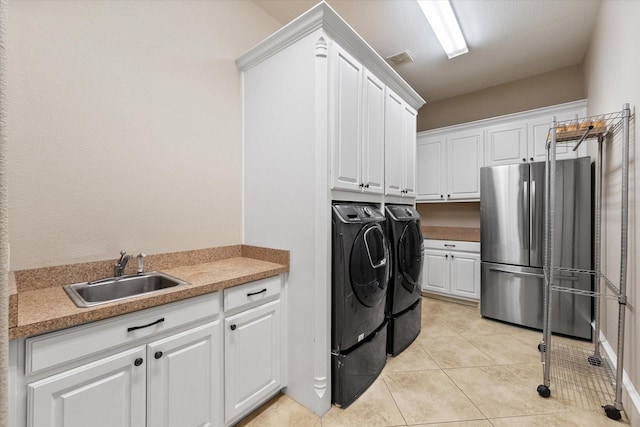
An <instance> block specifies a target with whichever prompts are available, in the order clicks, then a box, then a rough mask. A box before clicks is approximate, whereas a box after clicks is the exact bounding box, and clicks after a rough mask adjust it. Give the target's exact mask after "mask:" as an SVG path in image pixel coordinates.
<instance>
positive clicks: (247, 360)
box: [224, 300, 282, 423]
mask: <svg viewBox="0 0 640 427" xmlns="http://www.w3.org/2000/svg"><path fill="white" fill-rule="evenodd" d="M280 311H281V307H280V300H275V301H272V302H269V303H266V304H263V305H261V306H258V307H256V308H253V309H250V310H247V311H244V312H241V313H239V314H236V315H234V316H231V317H229V318H227V319H225V333H224V337H225V348H224V353H225V421H226V422H227V423H230V422H233V421H234V420H235V419H236V418H237V417H238V416H239V415H241V414H243V413H244V412H246V411H247V410H248V409H250V408H251V407H252V406H254V405H255V404H257V403H259V402H261V401H263V400H264V398H265V397H266V396H268V395H270V394H272V393H274V392H276V391H277V390H279V389H280V388H281V387H282V373H281V369H280V368H281V363H282V361H281V353H282V339H281V335H282V327H281V324H280Z"/></svg>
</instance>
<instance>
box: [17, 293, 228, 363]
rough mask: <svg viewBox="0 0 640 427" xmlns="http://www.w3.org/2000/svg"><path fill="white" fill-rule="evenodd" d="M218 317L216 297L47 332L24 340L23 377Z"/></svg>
mask: <svg viewBox="0 0 640 427" xmlns="http://www.w3.org/2000/svg"><path fill="white" fill-rule="evenodd" d="M219 313H220V293H219V292H215V293H211V294H207V295H203V296H200V297H197V298H190V299H187V300H183V301H179V302H175V303H171V304H167V305H163V306H159V307H154V308H150V309H147V310H143V311H139V312H136V313H131V314H126V315H122V316H118V317H115V318H113V319H108V320H101V321H98V322H93V323H89V324H86V325H81V326H76V327H72V328H68V329H65V330H62V331H57V332H51V333H49V334H45V335H40V336H37V337H32V338H27V339H26V340H25V374H26V375H29V374H33V373H36V372H38V371H41V370H43V369H48V368H52V367H54V366H57V365H60V364H63V363H67V362H71V361H74V360H78V359H81V358H83V357H87V356H91V355H93V354H97V353H100V352H104V351H106V350H108V349H110V348H112V347H116V346H120V345H124V344H128V343H133V342H135V341H138V340H139V339H141V338H144V337H148V336H150V335H155V334H159V333H161V332H164V331H168V330H170V329H173V328H178V327H180V326H184V325H188V324H190V323H194V322H197V321H201V320H203V319H209V318H211V317H214V316H217V315H219Z"/></svg>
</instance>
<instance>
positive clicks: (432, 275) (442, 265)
mask: <svg viewBox="0 0 640 427" xmlns="http://www.w3.org/2000/svg"><path fill="white" fill-rule="evenodd" d="M422 289H423V290H425V291H433V292H442V293H448V292H449V259H448V255H447V252H444V251H438V250H428V249H425V251H424V272H423V283H422Z"/></svg>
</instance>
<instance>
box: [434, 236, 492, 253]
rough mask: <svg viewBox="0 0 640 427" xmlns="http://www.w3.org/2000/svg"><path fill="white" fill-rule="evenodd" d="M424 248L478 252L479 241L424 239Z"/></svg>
mask: <svg viewBox="0 0 640 427" xmlns="http://www.w3.org/2000/svg"><path fill="white" fill-rule="evenodd" d="M424 248H425V249H440V250H444V251H464V252H475V253H480V242H462V241H458V240H432V239H425V240H424Z"/></svg>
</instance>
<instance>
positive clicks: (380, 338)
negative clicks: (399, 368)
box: [331, 322, 387, 408]
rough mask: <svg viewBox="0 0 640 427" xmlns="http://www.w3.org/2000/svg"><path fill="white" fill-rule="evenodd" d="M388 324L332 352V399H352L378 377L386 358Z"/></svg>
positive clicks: (342, 401)
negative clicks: (347, 347)
mask: <svg viewBox="0 0 640 427" xmlns="http://www.w3.org/2000/svg"><path fill="white" fill-rule="evenodd" d="M386 345H387V324H386V322H383V324H382V325H381V326H380V328H378V329H377V330H376V331H375V332H374V333H373V334H371V335H370V336H369V338H367V339H366V341H363V342H361V343H360V344H359V345H358V346H356V347H355V348H354V349H352V350H351V351H349V352H348V353H346V354H343V353H337V354H332V355H331V402H332V403H334V404H335V405H337V406H340V407H342V408H346V407H347V406H349V405H350V404H351V403H353V402H354V401H355V400H356V399H357V398H358V397H360V395H361V394H362V393H364V392H365V391H366V390H367V389H368V388H369V386H370V385H371V384H373V382H374V381H375V379H376V378H378V375H380V372H382V368H384V365H385V363H386V361H387V352H386Z"/></svg>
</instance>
